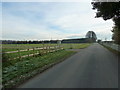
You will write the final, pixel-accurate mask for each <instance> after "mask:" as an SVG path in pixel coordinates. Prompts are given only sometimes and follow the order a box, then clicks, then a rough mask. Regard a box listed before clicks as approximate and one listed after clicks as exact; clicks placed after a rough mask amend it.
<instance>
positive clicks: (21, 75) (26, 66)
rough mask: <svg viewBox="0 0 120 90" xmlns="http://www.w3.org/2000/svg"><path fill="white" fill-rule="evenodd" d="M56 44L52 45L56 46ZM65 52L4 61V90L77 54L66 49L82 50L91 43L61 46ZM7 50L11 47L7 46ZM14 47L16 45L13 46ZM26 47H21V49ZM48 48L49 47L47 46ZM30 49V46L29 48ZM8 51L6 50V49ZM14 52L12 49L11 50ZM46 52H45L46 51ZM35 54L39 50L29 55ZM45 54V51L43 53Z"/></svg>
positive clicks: (15, 54)
mask: <svg viewBox="0 0 120 90" xmlns="http://www.w3.org/2000/svg"><path fill="white" fill-rule="evenodd" d="M55 45H56V44H52V46H55ZM61 45H62V46H63V48H64V50H59V51H56V52H52V53H47V54H43V55H36V56H34V57H33V56H32V57H26V58H21V59H15V60H7V61H6V60H5V59H4V60H5V61H4V60H3V63H2V84H3V88H12V87H16V86H17V85H19V84H21V83H23V82H24V81H26V80H27V79H29V78H31V77H33V76H35V75H36V74H38V73H40V72H43V71H44V70H46V69H47V68H49V67H51V66H53V65H55V64H57V63H59V62H61V61H63V60H65V59H66V58H68V57H69V56H71V55H73V54H75V53H76V52H75V51H66V50H65V49H81V48H86V47H88V46H90V45H91V44H90V43H83V44H61ZM6 46H7V49H9V47H10V46H8V45H6ZM13 46H14V45H13ZM24 46H25V45H23V46H22V45H21V48H22V47H23V48H24V49H26V48H25V47H24ZM33 46H34V47H36V46H37V45H33V44H32V45H31V47H33ZM46 46H47V45H46ZM29 47H30V46H29ZM4 49H6V48H4ZM11 50H12V49H11ZM44 51H45V50H44ZM34 52H39V50H35V51H30V52H29V53H30V54H32V53H34ZM41 52H42V53H43V51H41ZM20 54H21V55H27V54H28V52H27V51H25V52H21V53H20ZM5 55H6V56H5V58H6V59H8V58H14V57H16V56H19V53H18V52H16V53H13V54H12V53H10V54H5Z"/></svg>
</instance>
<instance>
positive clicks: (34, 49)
mask: <svg viewBox="0 0 120 90" xmlns="http://www.w3.org/2000/svg"><path fill="white" fill-rule="evenodd" d="M34 56H35V49H34V47H33V57H34Z"/></svg>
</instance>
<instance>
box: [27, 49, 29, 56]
mask: <svg viewBox="0 0 120 90" xmlns="http://www.w3.org/2000/svg"><path fill="white" fill-rule="evenodd" d="M27 51H28V58H29V48H28V50H27Z"/></svg>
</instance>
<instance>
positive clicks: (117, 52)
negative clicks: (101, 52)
mask: <svg viewBox="0 0 120 90" xmlns="http://www.w3.org/2000/svg"><path fill="white" fill-rule="evenodd" d="M100 45H102V46H103V47H105V48H107V49H108V50H109V51H111V52H113V53H115V54H116V55H120V52H119V51H116V50H114V49H112V48H110V47H107V46H105V45H103V44H100Z"/></svg>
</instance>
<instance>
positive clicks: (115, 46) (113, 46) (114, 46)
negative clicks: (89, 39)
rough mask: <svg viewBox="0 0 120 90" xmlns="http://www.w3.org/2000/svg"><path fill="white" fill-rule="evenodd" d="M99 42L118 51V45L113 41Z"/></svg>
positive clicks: (119, 49) (119, 46) (119, 48)
mask: <svg viewBox="0 0 120 90" xmlns="http://www.w3.org/2000/svg"><path fill="white" fill-rule="evenodd" d="M101 44H103V45H105V46H107V47H110V48H112V49H114V50H116V51H119V52H120V45H118V44H115V43H113V42H101Z"/></svg>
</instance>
